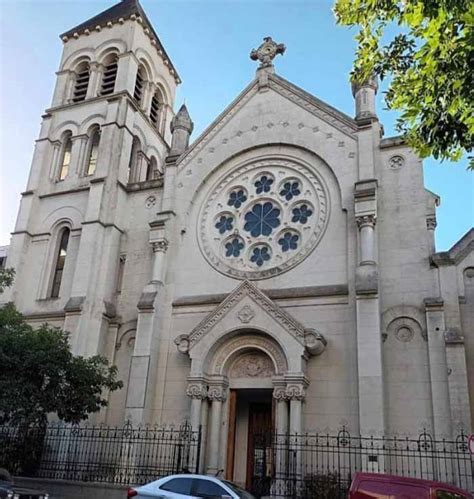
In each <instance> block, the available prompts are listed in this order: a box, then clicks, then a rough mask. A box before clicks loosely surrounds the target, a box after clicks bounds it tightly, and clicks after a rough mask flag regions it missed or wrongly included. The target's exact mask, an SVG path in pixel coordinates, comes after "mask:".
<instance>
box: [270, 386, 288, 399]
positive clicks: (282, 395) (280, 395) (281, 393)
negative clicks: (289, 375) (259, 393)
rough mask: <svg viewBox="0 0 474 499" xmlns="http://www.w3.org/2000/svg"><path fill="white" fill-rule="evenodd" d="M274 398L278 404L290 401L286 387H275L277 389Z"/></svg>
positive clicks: (274, 391) (274, 390)
mask: <svg viewBox="0 0 474 499" xmlns="http://www.w3.org/2000/svg"><path fill="white" fill-rule="evenodd" d="M273 398H274V399H276V400H278V402H282V401H286V400H288V397H287V395H286V386H285V385H282V386H275V388H274V389H273Z"/></svg>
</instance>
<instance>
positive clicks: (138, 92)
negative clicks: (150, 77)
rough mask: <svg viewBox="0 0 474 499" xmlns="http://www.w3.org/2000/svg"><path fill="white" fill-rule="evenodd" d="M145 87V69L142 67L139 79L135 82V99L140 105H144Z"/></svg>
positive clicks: (138, 73)
mask: <svg viewBox="0 0 474 499" xmlns="http://www.w3.org/2000/svg"><path fill="white" fill-rule="evenodd" d="M144 86H145V68H144V67H143V66H140V67H139V68H138V71H137V79H136V80H135V91H134V92H133V97H134V99H135V100H136V101H137V102H138V104H142V99H143V94H144V91H143V90H144Z"/></svg>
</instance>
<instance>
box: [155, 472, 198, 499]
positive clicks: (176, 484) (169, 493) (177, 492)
mask: <svg viewBox="0 0 474 499" xmlns="http://www.w3.org/2000/svg"><path fill="white" fill-rule="evenodd" d="M192 486H193V479H192V478H191V477H184V476H183V477H174V478H170V479H169V480H167V481H166V482H164V483H162V484H161V485H160V486H159V487H158V490H157V496H160V497H168V498H170V499H171V498H173V499H186V498H189V497H192V492H191V491H192Z"/></svg>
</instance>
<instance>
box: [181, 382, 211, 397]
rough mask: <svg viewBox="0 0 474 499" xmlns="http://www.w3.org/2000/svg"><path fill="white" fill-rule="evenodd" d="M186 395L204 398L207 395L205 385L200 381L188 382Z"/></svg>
mask: <svg viewBox="0 0 474 499" xmlns="http://www.w3.org/2000/svg"><path fill="white" fill-rule="evenodd" d="M186 395H187V396H188V397H190V398H192V399H198V400H204V399H205V398H206V397H207V387H206V385H205V384H204V383H202V382H201V383H200V382H194V383H189V384H188V387H187V388H186Z"/></svg>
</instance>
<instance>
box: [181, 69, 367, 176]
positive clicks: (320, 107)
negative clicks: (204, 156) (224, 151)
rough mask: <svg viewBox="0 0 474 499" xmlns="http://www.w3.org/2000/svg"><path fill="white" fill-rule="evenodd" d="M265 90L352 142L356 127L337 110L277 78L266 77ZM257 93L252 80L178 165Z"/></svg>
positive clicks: (211, 136) (257, 89)
mask: <svg viewBox="0 0 474 499" xmlns="http://www.w3.org/2000/svg"><path fill="white" fill-rule="evenodd" d="M265 88H266V91H273V92H275V93H276V94H278V95H280V96H281V97H284V98H285V99H286V100H288V101H290V102H292V103H293V104H295V105H297V106H298V107H300V108H301V109H303V110H305V111H307V112H309V113H310V114H312V115H313V116H316V117H317V118H319V119H320V120H321V121H323V122H325V123H326V124H328V125H330V126H331V127H333V128H334V129H336V130H338V131H339V132H341V133H342V134H344V135H345V136H346V137H349V138H351V139H355V136H356V133H357V130H358V128H357V124H356V122H355V120H354V119H352V118H351V117H350V116H348V115H346V114H344V113H342V112H341V111H338V110H337V109H335V108H334V107H332V106H330V105H329V104H326V103H325V102H323V101H322V100H320V99H318V98H316V97H314V96H313V95H311V94H309V93H308V92H305V91H304V90H303V89H301V88H299V87H297V86H296V85H294V84H293V83H291V82H289V81H288V80H285V79H284V78H282V77H280V76H277V75H271V74H270V75H268V76H267V84H266V87H265ZM259 91H260V84H259V80H258V79H255V80H253V81H252V82H251V83H250V84H249V85H248V86H247V87H246V88H245V89H244V90H243V91H242V92H241V93H240V94H239V95H238V97H237V98H236V99H235V100H234V101H233V102H232V103H231V104H230V105H229V106H228V107H227V108H226V109H225V110H224V111H223V112H222V113H221V114H220V115H219V116H218V117H217V118H216V119H215V120H214V121H213V122H212V123H211V125H210V126H209V127H208V128H206V130H204V132H203V133H202V134H201V135H200V136H199V137H198V138H197V139H196V140H195V141H194V142H193V144H192V145H191V146H190V147H189V148H188V149H187V151H186V152H185V153H183V155H182V156H181V157H180V158H179V160H178V166H180V167H184V166H185V165H187V164H188V163H190V162H191V161H192V160H193V158H195V157H196V155H198V154H199V152H201V151H202V150H203V149H204V148H205V147H206V146H207V145H208V144H209V143H210V142H211V141H212V139H213V138H214V137H215V136H216V135H217V134H218V133H219V132H220V131H221V130H222V129H223V128H224V127H225V126H226V125H227V124H228V123H229V122H230V121H231V120H232V118H233V117H234V116H235V115H236V114H237V113H238V112H239V111H240V110H241V109H242V108H243V107H244V106H246V105H247V103H248V102H249V101H250V100H251V99H252V97H253V96H255V95H256V94H258V93H259Z"/></svg>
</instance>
